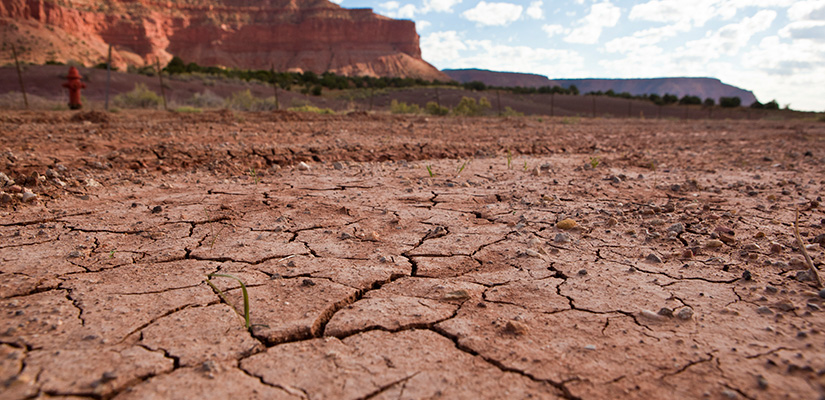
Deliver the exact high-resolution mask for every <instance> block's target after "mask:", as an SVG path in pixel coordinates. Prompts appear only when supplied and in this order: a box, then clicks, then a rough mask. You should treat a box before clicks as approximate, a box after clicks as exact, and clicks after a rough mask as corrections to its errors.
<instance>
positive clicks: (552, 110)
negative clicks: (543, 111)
mask: <svg viewBox="0 0 825 400" xmlns="http://www.w3.org/2000/svg"><path fill="white" fill-rule="evenodd" d="M555 103H556V94H555V93H550V116H551V117H555V116H556V104H555Z"/></svg>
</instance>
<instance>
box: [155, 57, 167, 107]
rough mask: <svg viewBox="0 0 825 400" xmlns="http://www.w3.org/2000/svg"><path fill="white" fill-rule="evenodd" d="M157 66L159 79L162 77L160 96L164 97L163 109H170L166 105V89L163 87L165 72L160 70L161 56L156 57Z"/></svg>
mask: <svg viewBox="0 0 825 400" xmlns="http://www.w3.org/2000/svg"><path fill="white" fill-rule="evenodd" d="M155 67H156V68H157V70H158V79H160V97H161V98H162V99H163V109H164V110H167V111H169V107H168V106H167V105H166V90H165V89H164V88H163V73H162V72H161V70H160V57H157V58H155Z"/></svg>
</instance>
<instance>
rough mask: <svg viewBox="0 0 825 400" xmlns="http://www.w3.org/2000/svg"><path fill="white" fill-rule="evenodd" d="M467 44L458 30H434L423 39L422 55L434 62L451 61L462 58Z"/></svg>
mask: <svg viewBox="0 0 825 400" xmlns="http://www.w3.org/2000/svg"><path fill="white" fill-rule="evenodd" d="M461 50H467V46H466V45H465V44H464V42H463V41H462V40H461V38H460V37H459V36H458V32H456V31H442V32H433V33H431V34H429V35H427V36H425V37H424V38H422V39H421V55H422V58H424V59H425V60H427V61H430V62H433V63H440V62H451V61H454V60H456V59H458V58H460V55H459V52H460V51H461Z"/></svg>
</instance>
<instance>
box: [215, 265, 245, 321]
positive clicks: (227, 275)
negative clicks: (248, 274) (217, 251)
mask: <svg viewBox="0 0 825 400" xmlns="http://www.w3.org/2000/svg"><path fill="white" fill-rule="evenodd" d="M215 277H220V278H230V279H234V280H236V281H238V283H240V284H241V292H243V314H241V313H240V312H239V311H238V309H237V308H236V307H235V305H233V304H232V303H231V302H230V301H229V299H228V298H226V295H224V293H223V291H222V290H220V289H218V287H217V286H215V284H214V283H212V281H211V279H212V278H215ZM206 283H207V284H208V285H209V286H210V287H212V290H214V291H215V293H216V294H217V295H218V297H220V298H221V300H223V302H224V303H226V304H228V305H229V306H230V307H232V309H233V310H235V312H236V313H238V315H240V316H241V317H243V319H244V322H245V323H244V327H246V329H249V328H250V327H251V326H252V325H250V323H249V293H248V292H247V291H246V285H245V284H244V283H243V281H242V280H240V279H239V278H238V277H236V276H234V275H229V274H209V275H207V276H206Z"/></svg>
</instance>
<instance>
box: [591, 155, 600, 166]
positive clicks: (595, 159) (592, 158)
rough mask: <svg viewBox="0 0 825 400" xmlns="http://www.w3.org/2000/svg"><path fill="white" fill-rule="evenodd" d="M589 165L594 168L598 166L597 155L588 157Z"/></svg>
mask: <svg viewBox="0 0 825 400" xmlns="http://www.w3.org/2000/svg"><path fill="white" fill-rule="evenodd" d="M590 166H591V167H593V168H594V169H595V168H596V167H598V166H599V157H590Z"/></svg>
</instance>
